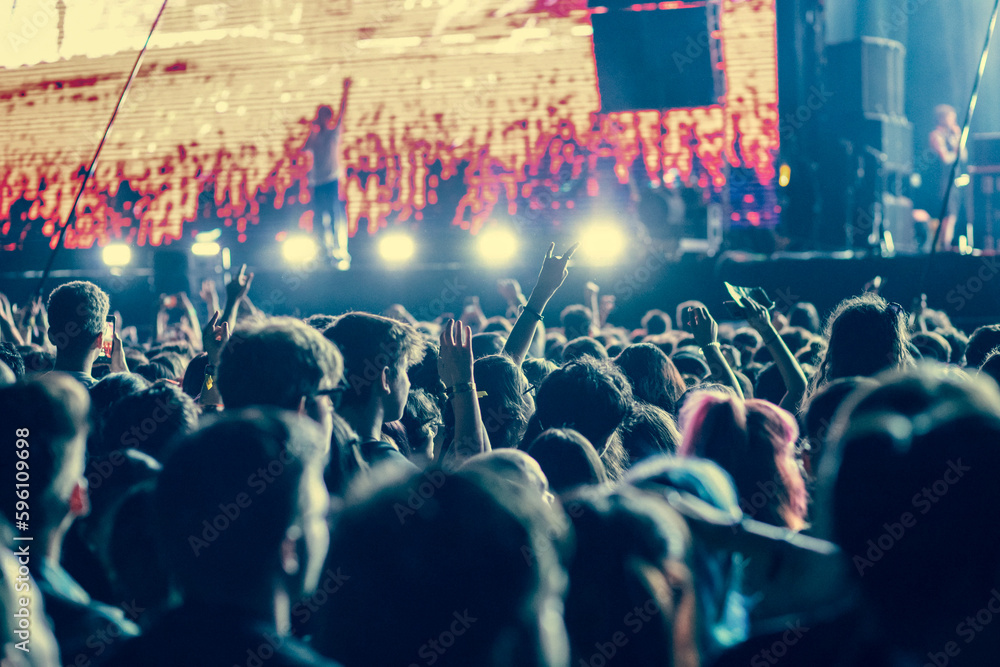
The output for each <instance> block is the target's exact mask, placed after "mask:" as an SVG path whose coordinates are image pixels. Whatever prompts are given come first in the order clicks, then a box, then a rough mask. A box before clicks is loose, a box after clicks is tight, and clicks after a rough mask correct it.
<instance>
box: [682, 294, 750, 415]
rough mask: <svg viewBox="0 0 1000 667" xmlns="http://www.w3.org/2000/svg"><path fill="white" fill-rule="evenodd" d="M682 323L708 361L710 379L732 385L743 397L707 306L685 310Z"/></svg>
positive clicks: (741, 396)
mask: <svg viewBox="0 0 1000 667" xmlns="http://www.w3.org/2000/svg"><path fill="white" fill-rule="evenodd" d="M684 324H685V325H686V326H687V327H688V328H689V329H690V330H691V333H692V334H694V342H696V343H698V346H699V347H701V351H702V353H704V355H705V361H707V362H708V368H709V370H710V371H711V373H712V379H713V380H715V381H716V382H719V383H720V384H724V385H726V386H728V387H732V388H733V390H735V391H736V395H737V396H739V397H740V399H742V398H743V388H742V387H740V383H739V382H738V381H737V380H736V374H735V373H733V369H732V368H730V366H729V362H728V361H726V357H725V355H724V354H722V347H721V346H720V345H719V325H718V324H716V322H715V320H714V319H713V318H712V315H711V313H709V312H708V309H707V308H702V307H690V308H688V309H687V310H686V311H685V321H684Z"/></svg>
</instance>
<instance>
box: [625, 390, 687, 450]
mask: <svg viewBox="0 0 1000 667" xmlns="http://www.w3.org/2000/svg"><path fill="white" fill-rule="evenodd" d="M621 438H622V446H623V447H624V448H625V451H626V452H628V460H629V462H630V463H632V464H635V463H638V462H639V461H642V460H643V459H648V458H649V457H650V456H657V455H659V454H670V455H673V454H675V453H676V452H677V450H678V449H679V448H680V445H681V433H680V431H678V430H677V423H676V422H675V421H674V418H673V417H671V416H670V413H669V412H667V411H666V410H663V409H662V408H659V407H657V406H655V405H651V404H649V403H644V402H642V401H636V402H635V403H634V404H633V405H632V411H631V412H630V413H629V416H628V417H627V418H626V419H625V422H624V423H623V424H622V427H621Z"/></svg>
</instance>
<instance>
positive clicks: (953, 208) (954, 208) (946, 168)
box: [928, 104, 968, 250]
mask: <svg viewBox="0 0 1000 667" xmlns="http://www.w3.org/2000/svg"><path fill="white" fill-rule="evenodd" d="M934 116H935V118H936V119H937V127H935V128H934V129H933V130H932V131H931V134H930V137H929V139H928V140H929V143H930V147H931V150H932V151H933V152H934V154H935V155H937V157H938V159H939V160H940V163H939V165H938V166H939V168H940V170H941V175H940V177H939V183H940V185H939V187H938V200H937V201H938V205H940V202H941V198H942V197H944V193H945V190H947V188H948V179H949V177H950V176H951V165H952V164H953V163H954V162H955V159H956V158H957V157H958V144H959V140H960V139H961V137H962V128H960V127H959V126H958V114H957V113H955V109H954V108H953V107H951V106H948V105H947V104H941V105H938V106H937V107H935V108H934ZM967 159H968V152H967V151H966V152H963V155H962V161H963V162H964V161H965V160H967ZM963 173H964V171H963V165H961V164H959V168H958V170H957V171H956V172H955V176H956V177H958V176H961V175H962V174H963ZM960 206H961V195H960V194H959V191H958V188H957V187H952V189H951V195H950V197H949V198H948V209H947V210H948V213H947V215H945V218H944V220H942V221H941V224H942V225H943V228H942V229H941V241H942V243H943V247H944V248H945V249H946V250H947V249H949V248H951V246H952V239H953V237H954V234H955V221H956V220H957V219H958V211H959V207H960ZM932 213H933V211H932Z"/></svg>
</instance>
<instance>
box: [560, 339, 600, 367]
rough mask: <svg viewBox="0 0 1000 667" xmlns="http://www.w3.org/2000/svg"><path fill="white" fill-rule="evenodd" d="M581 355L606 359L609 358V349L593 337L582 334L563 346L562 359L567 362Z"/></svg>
mask: <svg viewBox="0 0 1000 667" xmlns="http://www.w3.org/2000/svg"><path fill="white" fill-rule="evenodd" d="M580 357H593V358H594V359H598V360H604V359H607V358H608V350H607V348H606V347H604V345H602V344H601V343H599V342H598V341H596V340H594V339H593V338H589V337H587V336H580V337H579V338H574V339H573V340H571V341H570V342H568V343H566V345H565V346H564V347H563V350H562V361H563V363H564V364H566V363H569V362H571V361H573V360H574V359H579V358H580Z"/></svg>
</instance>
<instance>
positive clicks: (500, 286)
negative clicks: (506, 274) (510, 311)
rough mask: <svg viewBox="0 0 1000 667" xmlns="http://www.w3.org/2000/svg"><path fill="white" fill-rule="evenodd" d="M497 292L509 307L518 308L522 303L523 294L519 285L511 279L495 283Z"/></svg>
mask: <svg viewBox="0 0 1000 667" xmlns="http://www.w3.org/2000/svg"><path fill="white" fill-rule="evenodd" d="M497 291H498V292H499V293H500V296H502V297H503V299H504V301H506V302H507V305H509V306H513V307H516V306H520V305H522V304H523V303H524V293H523V292H522V291H521V284H520V283H519V282H517V281H516V280H514V279H513V278H503V279H501V280H498V281H497Z"/></svg>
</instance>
